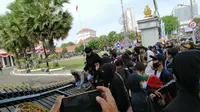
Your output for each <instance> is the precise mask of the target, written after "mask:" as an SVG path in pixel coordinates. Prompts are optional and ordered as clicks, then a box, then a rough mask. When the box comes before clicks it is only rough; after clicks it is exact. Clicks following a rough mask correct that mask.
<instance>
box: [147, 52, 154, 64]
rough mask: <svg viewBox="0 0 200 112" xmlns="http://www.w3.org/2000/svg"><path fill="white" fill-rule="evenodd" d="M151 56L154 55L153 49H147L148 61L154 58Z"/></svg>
mask: <svg viewBox="0 0 200 112" xmlns="http://www.w3.org/2000/svg"><path fill="white" fill-rule="evenodd" d="M150 56H154V53H153V52H152V51H151V50H147V62H150V61H151V60H152V58H150Z"/></svg>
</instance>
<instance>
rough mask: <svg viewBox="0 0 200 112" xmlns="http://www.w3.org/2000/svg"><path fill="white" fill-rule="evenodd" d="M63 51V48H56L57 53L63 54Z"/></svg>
mask: <svg viewBox="0 0 200 112" xmlns="http://www.w3.org/2000/svg"><path fill="white" fill-rule="evenodd" d="M62 50H63V48H56V50H55V51H56V52H57V53H61V52H62Z"/></svg>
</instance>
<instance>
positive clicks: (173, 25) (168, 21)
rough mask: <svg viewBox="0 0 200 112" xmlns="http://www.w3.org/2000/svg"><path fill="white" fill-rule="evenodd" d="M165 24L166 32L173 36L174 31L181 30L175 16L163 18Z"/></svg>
mask: <svg viewBox="0 0 200 112" xmlns="http://www.w3.org/2000/svg"><path fill="white" fill-rule="evenodd" d="M162 20H163V22H164V23H165V32H166V33H167V34H171V33H172V31H174V30H176V29H177V28H179V26H180V23H179V21H178V18H177V17H174V16H164V17H162Z"/></svg>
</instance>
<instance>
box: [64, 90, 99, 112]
mask: <svg viewBox="0 0 200 112" xmlns="http://www.w3.org/2000/svg"><path fill="white" fill-rule="evenodd" d="M96 96H100V97H101V92H100V91H99V90H91V91H88V92H84V93H81V94H75V95H72V96H68V97H65V98H64V99H63V100H62V104H61V107H60V112H102V109H101V106H100V105H99V104H98V102H97V101H96Z"/></svg>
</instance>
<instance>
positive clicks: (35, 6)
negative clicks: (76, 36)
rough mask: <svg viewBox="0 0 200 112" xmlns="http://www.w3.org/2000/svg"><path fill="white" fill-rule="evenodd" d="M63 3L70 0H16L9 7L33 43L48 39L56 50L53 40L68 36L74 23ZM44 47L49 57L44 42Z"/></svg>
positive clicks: (51, 46) (52, 48) (51, 47)
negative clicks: (64, 9)
mask: <svg viewBox="0 0 200 112" xmlns="http://www.w3.org/2000/svg"><path fill="white" fill-rule="evenodd" d="M63 3H68V0H34V1H33V0H16V1H15V2H14V3H12V4H11V5H10V6H9V7H8V8H9V9H10V10H11V12H13V13H14V14H15V17H17V18H18V19H17V20H18V21H19V23H21V27H22V28H23V29H24V31H25V32H26V33H24V35H25V37H27V39H28V40H29V41H31V43H34V42H38V41H42V42H43V43H45V42H46V41H48V42H49V45H50V49H51V51H53V52H54V50H55V47H54V42H53V40H54V39H64V38H66V36H67V35H68V32H69V30H70V29H71V24H72V16H71V15H70V14H69V13H68V12H67V11H63V10H62V5H63ZM43 49H44V53H45V57H46V58H47V54H46V50H45V46H44V44H43ZM48 66H49V65H48V62H47V67H48Z"/></svg>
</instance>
